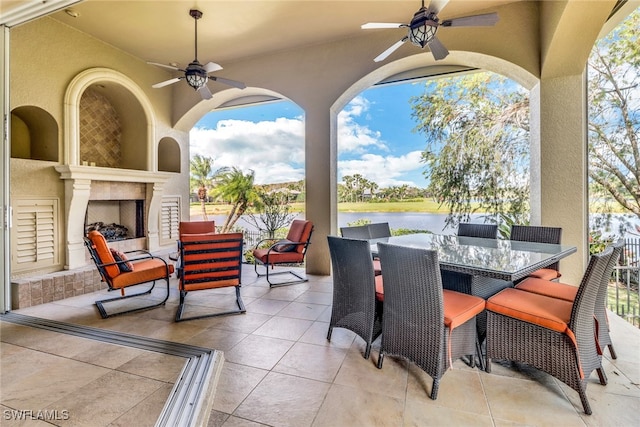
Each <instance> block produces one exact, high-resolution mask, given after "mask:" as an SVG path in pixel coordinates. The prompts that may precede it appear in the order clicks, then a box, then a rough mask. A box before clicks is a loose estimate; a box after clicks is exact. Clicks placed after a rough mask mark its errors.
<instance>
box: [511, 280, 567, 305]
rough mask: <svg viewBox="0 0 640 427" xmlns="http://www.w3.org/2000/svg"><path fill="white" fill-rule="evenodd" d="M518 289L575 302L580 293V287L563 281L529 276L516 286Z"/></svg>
mask: <svg viewBox="0 0 640 427" xmlns="http://www.w3.org/2000/svg"><path fill="white" fill-rule="evenodd" d="M515 288H516V289H520V290H522V291H527V292H532V293H534V294H538V295H546V296H548V297H552V298H559V299H561V300H565V301H569V302H571V303H572V302H573V301H574V300H575V299H576V295H577V294H578V287H577V286H573V285H569V284H567V283H561V282H551V281H549V280H543V279H538V278H537V277H528V278H526V279H524V280H523V281H522V282H520V283H518V284H517V285H516V286H515Z"/></svg>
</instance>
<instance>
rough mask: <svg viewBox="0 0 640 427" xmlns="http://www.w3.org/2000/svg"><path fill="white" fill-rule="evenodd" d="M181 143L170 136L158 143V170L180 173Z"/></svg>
mask: <svg viewBox="0 0 640 427" xmlns="http://www.w3.org/2000/svg"><path fill="white" fill-rule="evenodd" d="M180 159H181V156H180V145H179V144H178V141H176V140H175V139H173V138H170V137H164V138H162V139H161V140H160V142H159V143H158V171H160V172H175V173H180Z"/></svg>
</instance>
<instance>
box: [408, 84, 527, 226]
mask: <svg viewBox="0 0 640 427" xmlns="http://www.w3.org/2000/svg"><path fill="white" fill-rule="evenodd" d="M411 103H412V109H413V113H412V115H413V118H414V119H415V120H416V122H417V123H418V124H417V126H416V131H418V132H421V133H422V134H424V135H425V137H426V149H425V150H424V152H423V153H422V161H423V162H424V163H425V164H426V168H425V170H424V175H425V177H426V179H427V182H428V188H427V191H428V192H429V194H431V195H432V196H433V197H434V198H435V199H436V200H438V201H440V202H441V203H442V204H444V205H446V206H447V208H448V210H449V214H448V216H447V220H446V222H447V224H449V225H456V224H457V223H458V222H460V221H466V220H469V218H470V215H471V214H473V213H476V212H485V213H486V215H487V220H488V221H490V222H499V218H500V217H502V216H506V217H509V218H515V220H517V221H518V222H521V223H522V222H528V217H529V206H528V202H529V98H528V95H527V93H526V92H525V91H524V90H522V89H520V88H518V87H517V86H516V84H514V83H513V82H512V81H509V80H507V79H505V78H504V77H501V76H499V75H497V74H493V73H488V72H482V73H474V74H470V75H464V76H458V77H451V78H443V79H437V80H429V81H428V82H427V83H426V86H425V92H424V93H423V94H422V95H420V96H418V97H414V98H412V100H411Z"/></svg>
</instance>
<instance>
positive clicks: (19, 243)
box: [11, 200, 59, 271]
mask: <svg viewBox="0 0 640 427" xmlns="http://www.w3.org/2000/svg"><path fill="white" fill-rule="evenodd" d="M58 235H59V232H58V200H17V201H16V202H15V203H14V210H13V228H12V251H11V255H12V256H11V260H12V269H13V270H15V271H23V270H31V269H36V268H42V267H49V266H53V265H56V264H58V262H59V261H58V259H59V254H58V252H59V251H58V247H59V245H58Z"/></svg>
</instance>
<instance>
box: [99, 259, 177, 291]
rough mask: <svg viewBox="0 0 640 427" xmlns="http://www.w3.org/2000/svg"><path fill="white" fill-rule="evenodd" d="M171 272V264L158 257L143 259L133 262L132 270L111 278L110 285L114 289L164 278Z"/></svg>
mask: <svg viewBox="0 0 640 427" xmlns="http://www.w3.org/2000/svg"><path fill="white" fill-rule="evenodd" d="M171 273H173V264H168V265H167V264H165V263H164V262H163V261H162V260H160V259H158V258H150V259H144V260H141V261H138V262H134V263H133V271H132V272H130V273H121V274H119V275H118V276H116V277H114V278H112V280H111V287H112V288H115V289H119V288H125V287H127V286H131V285H138V284H140V283H146V282H151V281H153V280H158V279H164V278H165V277H166V275H167V274H171Z"/></svg>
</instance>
